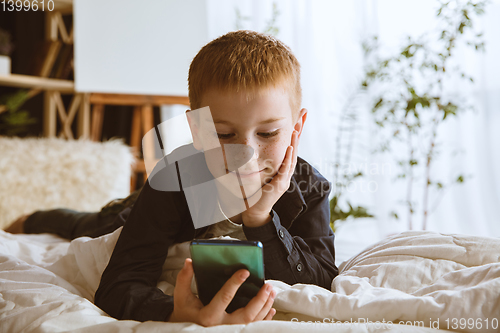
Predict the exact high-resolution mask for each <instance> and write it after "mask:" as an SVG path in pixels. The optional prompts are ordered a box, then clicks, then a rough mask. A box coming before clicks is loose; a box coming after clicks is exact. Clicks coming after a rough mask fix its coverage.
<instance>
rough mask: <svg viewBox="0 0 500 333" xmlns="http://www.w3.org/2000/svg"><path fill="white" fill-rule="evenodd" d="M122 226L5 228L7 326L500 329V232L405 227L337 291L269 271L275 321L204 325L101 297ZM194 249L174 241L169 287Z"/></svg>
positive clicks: (166, 271)
mask: <svg viewBox="0 0 500 333" xmlns="http://www.w3.org/2000/svg"><path fill="white" fill-rule="evenodd" d="M120 232H121V229H118V230H117V231H115V232H114V233H112V234H109V235H105V236H103V237H99V238H96V239H91V238H87V237H82V238H78V239H75V240H73V241H72V242H68V241H65V240H63V239H60V238H58V237H56V236H53V235H48V234H44V235H12V234H9V233H6V232H4V231H0V332H13V333H15V332H92V333H96V332H160V331H161V332H180V331H182V332H184V331H186V332H187V331H190V332H191V331H196V332H198V331H200V332H255V333H262V332H293V331H296V332H303V331H307V332H439V331H462V332H498V331H500V324H499V319H500V260H499V258H500V240H499V239H496V238H486V237H473V236H461V235H442V234H438V233H432V232H404V233H402V234H399V235H395V236H392V237H389V238H387V239H385V240H383V241H381V242H379V243H377V244H375V245H373V246H370V247H369V248H367V249H366V250H364V251H362V252H361V253H360V254H358V255H356V256H354V257H353V258H351V259H350V260H348V261H346V262H344V263H342V265H341V266H340V267H339V268H340V271H341V273H340V275H339V276H338V277H336V278H335V279H334V281H333V282H332V286H331V291H330V290H326V289H324V288H321V287H317V286H314V285H307V284H295V285H293V286H290V285H287V284H285V283H283V282H280V281H272V280H269V282H270V283H271V284H273V287H274V288H275V289H276V290H277V291H278V294H277V297H276V300H275V303H274V307H275V308H276V309H277V311H278V312H277V314H276V315H275V317H274V320H273V321H266V322H256V323H251V324H248V325H221V326H216V327H211V328H204V327H201V326H198V325H196V324H193V323H161V322H145V323H140V322H136V321H126V320H116V319H114V318H111V317H109V316H108V315H106V313H104V312H103V311H102V310H100V309H99V308H98V307H96V306H95V305H94V304H93V297H94V292H95V290H96V289H97V287H98V285H99V279H100V276H101V273H102V272H103V271H104V269H105V267H106V265H107V263H108V260H109V258H110V256H111V253H112V250H113V247H114V245H115V243H116V241H117V239H118V236H119V234H120ZM188 255H189V244H188V243H182V244H177V245H175V246H173V247H172V248H171V249H170V250H169V257H168V258H167V260H166V261H165V265H164V267H163V274H162V276H161V278H160V282H159V283H158V287H159V288H160V289H162V290H163V291H164V292H165V293H168V294H171V293H172V292H173V288H174V284H175V278H176V276H177V273H178V272H179V270H180V269H181V268H182V265H183V262H184V258H186V257H187V256H188ZM192 287H193V291H196V290H195V288H194V283H193V284H192Z"/></svg>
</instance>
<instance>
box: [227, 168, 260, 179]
mask: <svg viewBox="0 0 500 333" xmlns="http://www.w3.org/2000/svg"><path fill="white" fill-rule="evenodd" d="M264 170H265V169H262V170H260V171H254V172H251V171H229V170H227V169H226V172H227V173H231V174H233V175H235V176H236V175H238V176H240V177H241V178H251V177H255V176H257V175H259V174H260V173H261V172H262V171H264Z"/></svg>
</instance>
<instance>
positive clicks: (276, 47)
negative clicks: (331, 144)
mask: <svg viewBox="0 0 500 333" xmlns="http://www.w3.org/2000/svg"><path fill="white" fill-rule="evenodd" d="M188 83H189V101H190V103H191V109H192V110H194V109H198V108H200V107H202V105H201V98H202V95H203V93H205V92H206V91H208V90H210V89H220V90H224V91H235V92H238V91H246V92H248V95H247V99H249V98H251V95H252V94H254V93H258V92H259V91H262V89H265V88H270V87H283V88H284V89H286V91H287V93H288V95H289V97H290V107H291V109H292V112H293V115H294V117H295V115H298V112H299V110H300V106H301V103H302V89H301V87H300V64H299V62H298V61H297V59H296V58H295V56H294V55H293V53H292V51H291V50H290V48H289V47H288V46H286V45H285V44H283V43H282V42H281V41H279V40H278V39H276V38H274V37H273V36H270V35H266V34H261V33H257V32H255V31H249V30H238V31H233V32H229V33H227V34H225V35H223V36H221V37H219V38H217V39H214V40H213V41H211V42H210V43H208V44H206V45H205V46H204V47H202V49H201V50H200V51H199V52H198V54H197V55H196V56H195V57H194V59H193V61H192V62H191V66H190V67H189V77H188Z"/></svg>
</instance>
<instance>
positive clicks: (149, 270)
mask: <svg viewBox="0 0 500 333" xmlns="http://www.w3.org/2000/svg"><path fill="white" fill-rule="evenodd" d="M182 200H185V198H184V196H183V195H182V194H181V193H180V192H161V191H156V190H154V189H152V188H151V186H150V185H149V182H146V184H145V185H144V188H143V189H142V191H141V194H140V195H139V197H138V199H137V201H136V203H135V204H134V206H133V208H132V210H131V212H130V215H129V217H128V219H127V221H126V223H125V225H124V227H123V230H122V232H121V234H120V237H119V239H118V242H117V243H116V246H115V249H114V251H113V254H112V256H111V259H110V261H109V264H108V266H107V268H106V270H105V271H104V273H103V275H102V278H101V282H100V285H99V288H98V289H97V291H96V294H95V304H96V305H97V306H99V307H100V308H101V309H103V310H104V311H105V312H107V313H108V314H109V315H111V316H113V317H115V318H118V319H133V320H139V321H146V320H155V321H166V320H168V317H169V316H170V314H171V312H172V310H173V297H172V296H168V295H165V294H164V293H163V292H162V291H161V290H160V289H158V288H157V287H156V285H157V283H158V279H159V277H160V275H161V272H162V267H163V264H164V262H165V259H166V257H167V251H168V247H169V246H170V245H172V244H173V242H174V239H176V238H177V237H178V235H179V234H180V233H182V232H183V231H185V230H183V229H186V226H183V225H182V224H181V223H180V222H181V221H182V219H181V215H182V214H183V212H181V211H179V207H187V205H186V204H185V203H184V205H183V203H182V202H181V201H182Z"/></svg>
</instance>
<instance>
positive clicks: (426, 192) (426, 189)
mask: <svg viewBox="0 0 500 333" xmlns="http://www.w3.org/2000/svg"><path fill="white" fill-rule="evenodd" d="M432 123H433V128H432V137H431V142H430V148H429V152H428V153H427V163H426V165H425V185H424V198H423V201H424V202H423V207H424V210H423V211H424V216H423V221H422V229H423V230H426V229H427V216H428V213H429V211H428V208H427V207H428V201H429V186H430V185H431V176H430V174H431V161H432V154H433V153H434V147H435V146H436V137H437V127H438V125H439V120H438V117H437V112H436V116H435V117H434V120H433V121H432Z"/></svg>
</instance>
